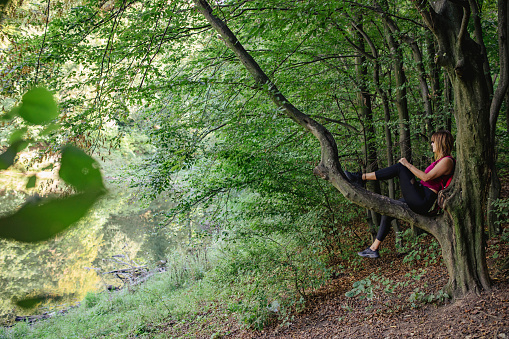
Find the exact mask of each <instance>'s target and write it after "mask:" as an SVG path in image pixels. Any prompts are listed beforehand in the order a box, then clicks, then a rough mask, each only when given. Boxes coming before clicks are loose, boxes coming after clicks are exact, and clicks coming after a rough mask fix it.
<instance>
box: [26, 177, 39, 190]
mask: <svg viewBox="0 0 509 339" xmlns="http://www.w3.org/2000/svg"><path fill="white" fill-rule="evenodd" d="M36 181H37V176H36V175H32V176H31V177H30V178H28V182H27V185H26V188H27V189H28V188H33V187H35V183H36Z"/></svg>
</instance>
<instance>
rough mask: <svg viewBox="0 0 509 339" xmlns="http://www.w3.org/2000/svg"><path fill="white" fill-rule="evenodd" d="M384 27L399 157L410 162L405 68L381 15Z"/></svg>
mask: <svg viewBox="0 0 509 339" xmlns="http://www.w3.org/2000/svg"><path fill="white" fill-rule="evenodd" d="M382 20H384V25H385V27H386V32H385V39H386V40H387V43H388V45H389V49H390V52H391V58H392V65H393V69H394V78H395V81H396V109H397V110H398V119H399V144H400V147H401V149H400V150H401V157H402V158H406V159H407V160H408V161H409V162H412V148H411V147H412V145H411V141H410V140H411V139H410V118H409V113H408V101H407V90H406V86H407V79H406V75H405V70H404V68H403V55H402V53H401V49H400V45H399V43H398V41H397V40H396V39H395V38H394V36H393V34H394V33H396V32H397V31H393V30H392V29H391V27H390V24H389V23H388V21H389V20H388V18H387V17H382Z"/></svg>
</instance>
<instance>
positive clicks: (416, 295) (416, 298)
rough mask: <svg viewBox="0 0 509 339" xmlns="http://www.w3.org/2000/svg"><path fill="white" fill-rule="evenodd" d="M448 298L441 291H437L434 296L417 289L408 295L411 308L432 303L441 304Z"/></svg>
mask: <svg viewBox="0 0 509 339" xmlns="http://www.w3.org/2000/svg"><path fill="white" fill-rule="evenodd" d="M449 298H450V297H449V295H448V294H447V293H446V292H444V291H443V290H439V291H438V292H437V293H436V294H426V293H425V292H423V291H421V289H420V288H419V287H416V288H415V289H414V290H413V292H412V293H411V294H410V297H409V298H408V301H409V302H410V304H411V306H412V307H413V308H416V307H418V305H419V304H426V303H428V304H429V303H434V302H438V303H443V302H444V301H445V300H447V299H449Z"/></svg>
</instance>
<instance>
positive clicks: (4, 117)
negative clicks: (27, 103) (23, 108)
mask: <svg viewBox="0 0 509 339" xmlns="http://www.w3.org/2000/svg"><path fill="white" fill-rule="evenodd" d="M17 115H19V106H16V107H13V108H12V109H11V110H10V111H9V112H7V113H5V114H4V115H2V116H1V117H0V119H1V120H12V119H13V118H14V117H15V116H17Z"/></svg>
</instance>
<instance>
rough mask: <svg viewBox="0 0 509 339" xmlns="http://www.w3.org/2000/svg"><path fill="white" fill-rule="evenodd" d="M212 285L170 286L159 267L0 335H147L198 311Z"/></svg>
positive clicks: (21, 336) (183, 319)
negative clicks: (141, 279) (142, 278)
mask: <svg viewBox="0 0 509 339" xmlns="http://www.w3.org/2000/svg"><path fill="white" fill-rule="evenodd" d="M214 290H215V289H214V288H213V286H211V285H210V284H209V283H208V282H207V281H206V280H202V281H194V282H190V283H187V284H185V285H183V286H181V287H176V286H175V284H174V282H173V279H172V278H171V275H170V274H169V273H160V274H157V275H156V276H154V277H153V278H152V279H150V280H149V281H147V282H146V283H144V284H142V285H140V286H135V287H132V288H129V289H127V288H126V289H123V290H121V291H117V292H114V293H108V292H102V293H96V294H92V293H91V294H88V295H87V296H86V297H85V299H84V300H83V301H82V303H81V305H80V306H79V307H78V308H75V309H71V310H70V311H69V312H68V313H67V314H65V315H58V316H54V317H53V318H51V319H48V320H45V321H41V322H38V323H35V324H33V325H28V324H26V323H20V324H17V325H16V326H14V327H13V328H10V329H9V328H2V329H0V338H128V337H135V336H138V337H141V338H143V337H147V336H149V335H150V337H153V334H152V335H151V334H150V333H151V332H153V331H154V329H157V327H158V326H159V325H162V324H164V323H167V322H169V321H173V322H176V323H179V322H186V321H189V319H194V318H195V317H196V315H197V314H198V313H201V312H203V311H204V303H203V301H204V300H211V299H212V298H213V297H214V294H215V292H213V291H214ZM205 307H206V306H205ZM156 331H157V330H156Z"/></svg>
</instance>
